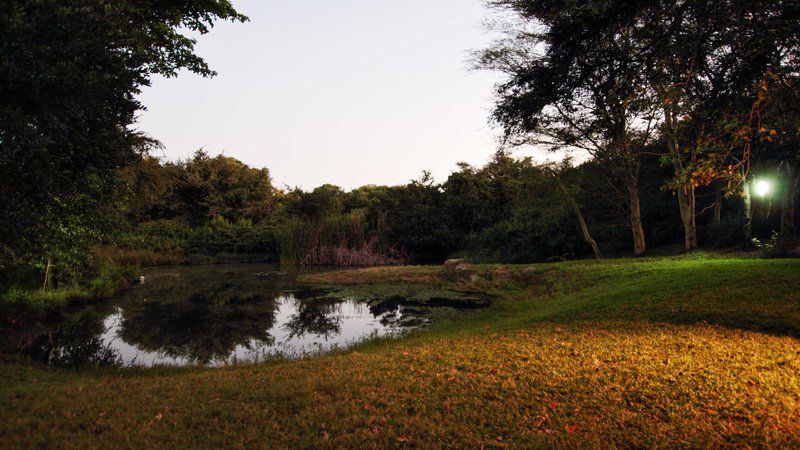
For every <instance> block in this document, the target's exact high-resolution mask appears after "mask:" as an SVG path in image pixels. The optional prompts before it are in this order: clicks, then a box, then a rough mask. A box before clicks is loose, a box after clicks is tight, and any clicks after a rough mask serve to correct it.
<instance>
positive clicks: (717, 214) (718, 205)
mask: <svg viewBox="0 0 800 450" xmlns="http://www.w3.org/2000/svg"><path fill="white" fill-rule="evenodd" d="M721 223H722V190H721V189H720V188H719V181H718V182H716V183H714V225H717V226H719V225H720V224H721Z"/></svg>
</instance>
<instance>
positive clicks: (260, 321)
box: [119, 273, 278, 364]
mask: <svg viewBox="0 0 800 450" xmlns="http://www.w3.org/2000/svg"><path fill="white" fill-rule="evenodd" d="M202 275H203V276H201V277H198V276H192V275H191V274H189V275H181V276H178V277H162V278H161V279H155V280H154V281H153V282H151V283H150V285H148V286H147V289H144V290H143V291H142V292H140V295H139V297H140V298H139V301H136V302H131V303H130V304H128V305H126V306H125V307H124V312H123V315H122V321H121V324H120V330H119V335H120V337H121V338H122V339H123V340H124V341H125V342H127V343H129V344H133V345H135V346H137V347H138V348H139V349H141V350H144V351H147V352H158V353H160V354H163V355H166V356H169V357H172V358H185V359H187V360H188V361H189V362H191V363H195V364H208V363H211V362H215V361H216V362H219V361H224V360H226V359H227V358H228V357H229V356H230V355H231V353H233V352H234V350H235V349H236V347H238V346H241V347H243V348H247V349H250V348H251V347H253V346H263V345H269V344H270V343H272V342H273V338H272V336H271V335H270V333H269V330H270V329H271V328H272V326H273V324H274V322H275V312H276V301H275V300H276V297H277V296H278V292H276V291H275V290H272V289H270V287H272V286H268V285H267V286H265V283H263V282H262V280H260V279H259V278H257V277H235V278H231V277H229V276H228V274H226V273H222V274H216V276H214V275H213V274H208V273H203V274H202Z"/></svg>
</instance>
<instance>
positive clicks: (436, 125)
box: [138, 0, 499, 189]
mask: <svg viewBox="0 0 800 450" xmlns="http://www.w3.org/2000/svg"><path fill="white" fill-rule="evenodd" d="M234 4H235V5H236V7H237V9H238V10H239V11H240V12H242V13H243V14H245V15H247V16H249V17H250V22H246V23H234V24H231V23H220V24H218V25H217V26H216V27H215V28H214V29H213V30H212V31H211V33H209V34H208V35H205V36H201V37H199V40H198V44H197V52H198V53H199V54H200V55H201V56H202V57H204V58H205V59H206V61H208V63H209V64H210V66H211V68H212V69H214V70H216V71H217V72H218V73H219V75H218V76H217V77H215V78H211V79H206V78H201V77H199V76H196V75H193V74H188V73H182V74H181V75H180V76H179V77H178V78H173V79H163V78H156V79H155V80H154V82H153V86H152V87H150V88H146V89H145V90H144V92H143V93H142V94H141V96H140V99H141V100H142V102H143V103H144V105H145V106H146V107H147V108H148V111H145V112H143V113H141V115H140V119H139V124H138V127H139V128H140V129H141V130H144V131H146V132H147V133H148V134H150V135H151V136H152V137H154V138H156V139H158V140H160V141H161V142H162V143H163V144H164V146H165V148H164V150H163V152H159V153H158V154H159V155H161V156H164V157H166V158H167V159H171V160H174V159H178V158H186V157H188V156H190V155H191V154H192V153H193V152H194V151H195V150H197V149H198V148H200V147H204V148H205V149H206V150H207V151H208V152H209V153H211V154H214V155H215V154H218V153H224V154H225V155H228V156H232V157H235V158H237V159H240V160H242V161H244V162H245V163H247V164H249V165H251V166H255V167H268V168H269V169H270V171H271V174H272V177H273V179H274V182H275V184H276V185H278V186H283V185H289V186H292V187H294V186H300V187H302V188H304V189H310V188H313V187H316V186H318V185H321V184H323V183H333V184H337V185H339V186H342V187H343V188H346V189H352V188H354V187H358V186H361V185H364V184H390V185H391V184H401V183H405V182H407V181H409V180H410V179H412V178H418V177H419V175H420V173H421V171H422V170H423V169H427V170H430V171H431V172H432V173H433V175H434V177H435V178H436V179H437V180H438V181H443V180H444V179H445V178H446V177H447V176H448V175H449V174H450V172H451V171H453V170H454V169H455V167H456V162H458V161H466V162H469V163H472V164H482V163H484V162H485V161H486V160H487V159H488V157H489V156H490V155H491V154H492V153H493V152H494V151H495V149H496V146H497V141H496V136H497V134H498V133H499V131H497V130H493V129H492V128H491V127H490V125H489V124H488V116H489V113H490V110H491V106H492V87H493V84H494V83H495V82H496V81H498V80H499V78H498V75H497V74H491V73H487V72H477V71H472V70H470V68H469V62H468V60H469V51H470V50H474V49H479V48H481V47H484V46H485V45H486V44H487V43H489V42H490V41H491V40H492V36H491V35H490V34H488V33H487V32H486V31H485V28H484V26H483V21H484V20H485V19H486V18H487V17H488V15H489V13H490V12H489V11H488V10H487V9H486V8H485V6H484V4H483V2H482V1H481V0H435V1H432V0H396V1H376V0H339V1H332V0H238V1H235V2H234Z"/></svg>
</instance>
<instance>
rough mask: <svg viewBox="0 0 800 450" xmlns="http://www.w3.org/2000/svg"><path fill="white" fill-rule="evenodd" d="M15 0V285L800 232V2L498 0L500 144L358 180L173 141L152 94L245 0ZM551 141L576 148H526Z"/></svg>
mask: <svg viewBox="0 0 800 450" xmlns="http://www.w3.org/2000/svg"><path fill="white" fill-rule="evenodd" d="M12 3H13V4H12V5H10V6H9V8H5V9H4V11H3V12H2V16H1V17H0V22H2V23H3V24H4V26H3V27H2V35H1V36H0V38H1V39H0V41H1V42H2V43H3V44H2V48H0V50H1V51H2V52H3V53H2V54H3V55H4V57H3V58H2V59H0V64H3V66H2V68H3V70H2V72H0V73H2V74H3V75H2V76H3V77H4V78H3V80H2V82H1V83H0V89H2V91H0V96H2V98H4V99H6V101H4V102H3V106H2V110H0V114H2V116H0V119H2V130H0V131H1V132H2V135H0V146H2V158H0V173H2V177H0V220H2V223H3V224H4V227H3V230H2V232H0V290H2V291H3V292H5V293H6V294H4V296H5V297H9V296H14V295H15V294H14V293H19V292H25V291H27V292H30V291H32V290H36V289H38V290H42V291H49V290H57V289H76V288H77V289H83V290H86V289H88V287H89V286H90V285H92V283H94V284H95V285H98V284H103V285H104V288H103V289H102V291H104V292H106V293H108V292H110V291H111V290H112V285H114V284H119V285H124V284H125V283H127V282H130V279H126V278H125V277H124V276H120V277H119V278H118V279H117V280H116V281H113V282H112V281H109V277H110V274H120V275H121V274H129V273H133V271H134V269H135V267H137V266H142V265H157V264H176V263H196V262H222V261H249V260H268V261H282V262H284V263H287V264H294V265H342V266H345V265H346V266H359V265H386V264H400V263H428V262H437V263H438V262H441V261H442V260H444V259H445V258H448V257H450V256H453V255H458V256H468V257H470V258H471V259H472V260H474V261H485V262H506V263H510V262H535V261H539V262H541V261H558V260H567V259H580V258H586V257H601V256H604V255H605V256H624V255H630V254H633V255H646V254H648V253H650V254H653V253H675V252H678V251H691V250H694V249H696V248H700V247H702V248H705V249H717V248H723V247H724V248H740V249H748V248H749V249H753V242H754V241H753V239H757V240H756V241H755V242H756V243H757V244H758V245H760V246H761V247H763V248H764V249H765V251H766V252H767V253H769V255H771V256H787V255H795V256H796V255H798V254H800V250H798V248H797V241H798V227H797V226H796V222H797V220H798V218H797V215H798V213H797V208H796V205H797V201H798V189H800V181H798V180H800V171H798V170H797V168H798V166H800V163H799V162H798V153H797V149H798V148H800V145H799V144H798V143H799V142H800V141H798V139H799V138H798V136H800V134H798V126H797V118H798V112H797V105H798V104H800V100H798V99H800V97H798V95H799V94H798V92H799V91H798V84H797V80H798V69H797V61H798V54H797V52H798V33H797V27H796V24H797V11H796V10H795V9H794V8H792V7H790V6H788V5H786V4H784V3H783V2H779V1H774V2H767V3H764V2H714V3H713V4H710V3H708V2H688V3H681V4H672V3H664V2H656V3H646V2H640V3H637V4H635V5H633V4H630V3H628V2H622V3H620V2H613V1H610V2H601V3H599V4H593V5H592V7H591V8H587V7H583V6H580V5H578V4H574V5H573V4H568V5H551V4H549V3H548V4H543V3H537V2H528V1H516V0H514V1H491V2H488V3H489V5H490V6H492V7H495V8H499V9H500V10H501V11H502V14H501V17H505V18H509V19H510V21H509V22H507V23H505V24H504V25H501V26H500V27H499V29H500V30H501V31H502V32H503V33H505V34H504V37H503V38H502V39H500V40H499V41H498V42H497V43H495V44H494V45H492V46H490V47H489V48H487V49H485V50H483V51H478V52H476V54H475V58H474V63H475V65H476V66H477V67H478V68H482V69H489V70H494V71H499V72H501V73H503V74H504V75H505V79H504V81H503V82H501V83H500V84H498V86H497V92H496V94H497V96H496V108H495V111H494V114H493V120H494V122H495V124H496V125H498V126H499V127H500V128H502V129H503V130H504V140H503V144H504V145H503V147H502V149H501V150H499V151H497V152H496V153H495V154H494V156H493V157H491V159H490V160H489V161H488V162H487V163H486V164H484V165H482V166H470V165H468V164H464V163H461V164H459V165H458V166H457V169H456V170H454V172H453V173H452V174H450V176H448V177H447V178H446V179H443V180H433V179H432V178H431V177H430V175H429V174H428V173H427V172H422V175H421V176H420V177H419V179H417V180H413V181H409V182H408V183H407V184H404V185H398V186H363V187H360V188H357V189H353V190H350V191H344V190H343V189H341V188H339V187H337V186H333V185H322V186H319V187H317V188H315V189H311V190H301V189H297V188H289V187H287V188H283V189H281V188H278V187H276V186H274V185H273V182H272V178H271V174H270V172H269V170H268V169H267V168H252V167H248V166H247V165H246V164H244V163H242V162H240V161H238V160H236V159H234V158H231V157H227V156H224V155H218V156H211V155H209V154H207V153H205V152H204V151H202V150H199V151H197V153H195V154H194V155H193V156H191V157H189V158H188V159H186V160H182V161H166V160H160V159H158V158H155V157H153V156H152V155H153V154H154V153H155V150H157V149H158V148H159V146H160V144H159V143H158V142H157V141H155V140H153V139H152V138H150V137H149V136H147V135H145V134H144V133H143V132H141V131H140V130H138V129H136V127H135V116H136V113H137V111H140V110H141V109H142V108H143V105H141V104H140V103H139V102H138V100H136V98H137V97H136V94H138V93H139V92H140V91H141V89H143V88H145V87H147V86H148V85H149V84H150V80H151V78H152V77H153V76H158V75H161V76H167V77H169V76H175V75H177V74H178V72H179V71H180V70H182V69H187V70H189V71H191V72H194V73H196V74H199V75H201V76H213V75H214V72H213V70H212V69H211V68H209V67H208V66H207V64H206V63H205V62H204V61H203V60H202V58H200V57H199V56H197V55H196V54H195V53H194V44H195V41H194V40H193V39H191V38H189V37H187V36H185V35H183V34H181V33H182V31H185V30H192V31H194V32H197V33H200V34H204V33H207V32H209V31H210V30H211V28H212V27H213V24H214V23H215V22H216V21H220V20H228V21H234V22H245V21H247V18H246V17H245V16H243V15H241V14H240V13H238V12H237V11H236V10H235V9H234V8H233V6H232V5H231V4H230V2H228V1H222V0H219V1H211V2H185V3H184V4H182V5H181V6H172V5H161V4H149V3H148V4H141V3H139V2H128V1H126V2H117V3H115V5H114V6H108V5H106V4H105V3H103V4H102V5H101V4H99V3H97V2H96V1H92V0H85V1H81V2H79V4H63V5H59V6H58V7H51V6H50V5H48V4H46V2H40V1H34V0H15V1H14V2H12ZM500 22H502V21H500ZM52 23H59V24H60V26H59V27H53V26H52ZM131 24H133V25H131ZM30 36H36V39H28V37H30ZM756 36H757V38H756ZM65 42H69V43H70V45H69V46H65V45H64V43H65ZM30 74H39V75H40V76H36V77H31V76H30ZM65 86H69V88H68V89H66V88H64V87H65ZM531 145H534V146H536V148H538V149H541V150H545V149H546V150H552V151H559V152H563V154H574V155H576V156H577V157H579V159H575V160H570V159H567V160H565V161H564V162H562V163H558V164H555V163H554V164H541V163H537V162H534V161H533V160H532V159H528V158H520V157H516V156H515V155H514V153H513V149H514V148H515V147H516V146H531ZM487 153H488V150H487ZM420 169H424V167H420ZM773 236H774V238H773ZM631 238H632V239H631ZM93 280H94V281H93ZM25 295H28V296H30V295H31V294H25Z"/></svg>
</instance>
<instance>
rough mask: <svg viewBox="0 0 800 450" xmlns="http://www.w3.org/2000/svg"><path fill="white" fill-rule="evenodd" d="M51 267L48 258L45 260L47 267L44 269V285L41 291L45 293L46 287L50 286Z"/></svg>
mask: <svg viewBox="0 0 800 450" xmlns="http://www.w3.org/2000/svg"><path fill="white" fill-rule="evenodd" d="M51 266H52V261H51V259H50V258H49V257H48V258H47V267H45V269H44V283H42V291H46V290H47V287H48V286H49V285H50V267H51Z"/></svg>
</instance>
